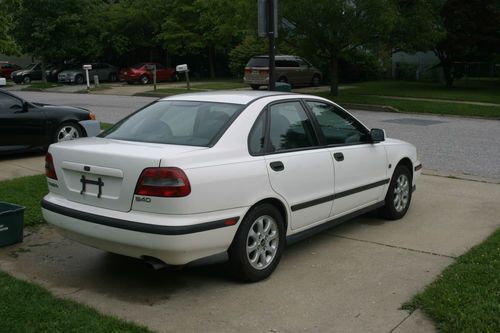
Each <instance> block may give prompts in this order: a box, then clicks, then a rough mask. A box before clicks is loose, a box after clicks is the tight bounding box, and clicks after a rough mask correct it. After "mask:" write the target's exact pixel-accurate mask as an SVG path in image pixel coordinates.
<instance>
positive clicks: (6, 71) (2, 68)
mask: <svg viewBox="0 0 500 333" xmlns="http://www.w3.org/2000/svg"><path fill="white" fill-rule="evenodd" d="M20 69H21V66H18V65H15V64H11V63H9V62H6V61H0V75H2V77H5V78H10V75H11V74H12V72H14V71H17V70H20Z"/></svg>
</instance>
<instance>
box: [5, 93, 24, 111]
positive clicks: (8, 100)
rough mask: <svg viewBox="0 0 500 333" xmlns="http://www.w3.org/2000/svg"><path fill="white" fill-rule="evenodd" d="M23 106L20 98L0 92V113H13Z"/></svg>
mask: <svg viewBox="0 0 500 333" xmlns="http://www.w3.org/2000/svg"><path fill="white" fill-rule="evenodd" d="M22 108H23V103H22V101H21V100H19V99H17V98H15V97H12V96H9V95H5V94H0V113H4V114H5V113H15V112H16V111H19V110H21V109H22Z"/></svg>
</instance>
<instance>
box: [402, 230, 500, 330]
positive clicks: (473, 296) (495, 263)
mask: <svg viewBox="0 0 500 333" xmlns="http://www.w3.org/2000/svg"><path fill="white" fill-rule="evenodd" d="M404 308H405V309H408V310H415V309H417V308H418V309H421V310H423V311H424V312H425V313H426V314H427V315H428V316H429V317H430V318H432V319H433V320H434V321H435V324H436V327H437V329H438V330H439V331H440V332H444V333H447V332H449V333H461V332H464V333H465V332H484V333H489V332H491V333H493V332H500V229H499V230H497V231H496V232H495V233H494V234H493V235H491V236H490V237H489V238H488V239H487V240H486V241H484V242H483V243H482V244H480V245H478V246H476V247H474V248H473V249H471V250H470V251H469V252H468V253H466V254H465V255H463V256H461V257H460V258H458V259H457V261H456V262H455V263H454V264H453V265H451V266H449V267H448V268H447V269H446V270H445V271H444V272H443V273H442V274H441V275H440V277H439V278H438V279H437V280H436V281H435V282H433V283H432V284H431V285H430V286H428V287H427V289H426V290H425V291H424V292H422V293H421V294H418V295H416V296H415V297H414V298H413V299H412V300H411V301H410V302H408V303H406V304H405V305H404Z"/></svg>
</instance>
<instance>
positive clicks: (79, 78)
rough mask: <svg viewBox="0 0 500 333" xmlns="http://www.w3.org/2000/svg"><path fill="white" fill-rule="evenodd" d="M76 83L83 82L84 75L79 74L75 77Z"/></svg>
mask: <svg viewBox="0 0 500 333" xmlns="http://www.w3.org/2000/svg"><path fill="white" fill-rule="evenodd" d="M75 83H76V84H83V75H80V74H78V75H77V76H76V77H75Z"/></svg>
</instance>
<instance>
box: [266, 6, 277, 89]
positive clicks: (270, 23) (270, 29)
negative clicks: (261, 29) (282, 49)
mask: <svg viewBox="0 0 500 333" xmlns="http://www.w3.org/2000/svg"><path fill="white" fill-rule="evenodd" d="M274 10H275V8H274V0H267V36H268V38H269V85H268V89H269V90H270V91H273V90H274V89H275V88H276V85H275V82H274V79H275V77H274V72H275V68H274V65H275V64H274V53H275V48H274V38H275V33H276V32H275V31H274V30H275V22H274Z"/></svg>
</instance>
